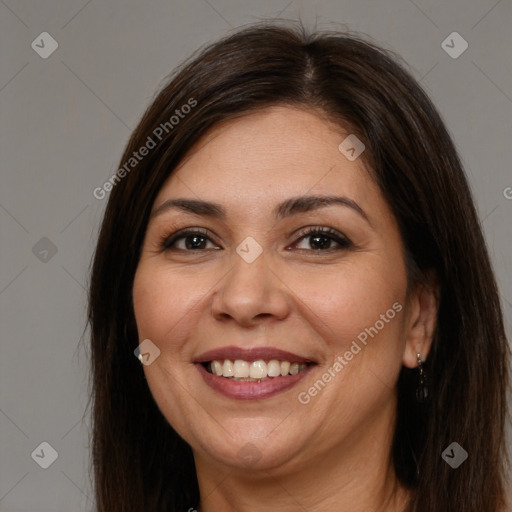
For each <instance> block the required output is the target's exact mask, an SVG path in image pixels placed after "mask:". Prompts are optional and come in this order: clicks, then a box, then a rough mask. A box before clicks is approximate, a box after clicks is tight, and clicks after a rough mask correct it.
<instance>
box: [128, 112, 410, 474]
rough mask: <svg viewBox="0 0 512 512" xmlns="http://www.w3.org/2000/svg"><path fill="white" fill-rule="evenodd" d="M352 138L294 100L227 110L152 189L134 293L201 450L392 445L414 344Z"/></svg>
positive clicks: (388, 231)
mask: <svg viewBox="0 0 512 512" xmlns="http://www.w3.org/2000/svg"><path fill="white" fill-rule="evenodd" d="M348 135H349V133H345V132H343V130H341V129H340V128H339V127H337V126H336V125H333V124H331V123H329V122H327V121H326V120H325V119H322V118H321V117H319V116H318V115H317V114H315V113H312V112H310V111H306V110H300V109H293V108H289V107H272V108H268V109H265V110H262V111H260V112H258V113H252V114H249V115H247V116H245V117H242V118H239V119H236V120H232V121H229V122H225V123H223V124H221V125H218V126H217V127H216V128H215V129H213V130H212V131H211V132H209V133H208V134H207V136H205V137H204V138H203V139H202V140H201V141H200V142H199V143H198V144H197V145H196V147H195V148H194V150H193V151H192V152H191V153H190V154H189V155H188V157H187V158H186V159H185V161H184V162H183V163H182V165H181V166H180V167H179V168H178V169H177V170H176V172H174V173H173V174H172V176H171V177H170V178H169V179H168V180H167V182H166V183H165V184H164V186H163V187H162V189H161V190H160V192H159V194H158V197H157V199H156V200H155V203H154V206H153V215H152V217H151V219H150V222H149V225H148V228H147V232H146V236H145V240H144V246H143V250H142V255H141V259H140V263H139V266H138V269H137V272H136V276H135V282H134V289H133V300H134V307H135V315H136V320H137V326H138V332H139V338H140V341H141V342H142V340H146V339H149V340H150V341H151V343H152V344H154V346H156V347H158V349H159V350H160V354H159V356H158V357H156V358H154V356H152V357H153V358H154V359H152V358H150V359H148V361H150V360H151V361H152V362H151V363H150V364H148V365H145V366H144V367H143V368H144V372H145V375H146V378H147V381H148V384H149V386H150V389H151V392H152V394H153V396H154V399H155V401H156V403H157V405H158V407H159V408H160V410H161V411H162V413H163V414H164V416H165V417H166V418H167V420H168V421H169V423H170V424H171V425H172V426H173V427H174V428H175V430H176V431H177V432H178V433H179V434H180V435H181V436H182V437H183V438H184V439H185V440H186V441H187V442H188V443H189V444H190V445H191V446H192V449H193V450H194V454H195V457H196V463H197V461H198V460H200V461H203V462H204V461H206V462H210V463H215V461H216V463H224V464H227V465H229V466H238V467H240V468H242V467H247V466H251V467H253V468H263V469H269V468H277V467H282V468H289V469H291V470H293V469H294V468H299V467H301V465H303V464H304V463H306V461H308V462H307V464H311V463H312V461H314V460H315V458H316V459H317V460H319V461H321V460H325V459H326V458H327V457H332V456H334V455H335V454H338V455H337V456H339V453H341V452H340V450H343V451H344V453H347V451H350V450H351V449H357V447H358V446H359V445H360V444H361V443H363V442H364V443H368V439H369V437H373V438H375V436H376V437H377V438H379V436H380V438H381V439H382V438H385V439H386V440H388V441H389V442H390V436H391V435H392V428H393V419H394V413H395V409H396V398H395V388H396V381H397V378H398V374H399V371H400V369H401V365H402V364H404V362H406V363H407V362H409V363H410V365H412V362H411V357H413V356H411V354H412V350H409V349H408V345H409V335H410V325H411V323H412V321H411V319H410V318H409V313H408V311H409V309H410V308H407V309H406V308H405V300H406V286H407V280H406V269H405V264H404V256H403V247H402V243H401V238H400V235H399V231H398V228H397V224H396V222H395V220H394V217H393V216H392V214H391V212H390V209H389V207H388V205H387V203H386V202H385V200H384V199H383V196H382V194H381V193H380V191H379V189H378V187H377V185H376V184H375V183H374V181H373V180H372V179H371V178H370V176H369V174H368V173H367V171H366V170H365V169H364V167H363V163H362V159H361V158H356V159H355V160H354V159H353V157H352V154H353V153H354V152H352V151H350V144H349V143H348V142H346V143H345V144H346V145H347V146H343V147H344V148H345V149H344V153H345V154H344V153H343V152H342V151H341V150H340V149H339V148H338V146H339V145H340V143H342V141H343V140H344V139H345V138H346V137H347V136H348ZM349 140H350V139H349ZM347 149H348V150H347ZM354 154H355V153H354ZM345 155H348V156H349V157H350V159H349V158H347V156H345ZM322 198H324V200H322ZM325 198H328V199H325ZM146 343H148V342H146ZM151 346H153V345H151ZM214 361H215V362H214ZM412 361H413V360H412ZM297 371H298V373H297ZM211 372H213V373H211ZM217 373H219V374H221V375H217ZM233 374H234V375H235V377H233ZM247 374H249V376H252V378H251V377H247ZM269 374H270V376H269ZM282 374H284V375H282ZM236 376H238V377H236ZM148 435H151V433H150V432H148ZM382 436H384V437H382Z"/></svg>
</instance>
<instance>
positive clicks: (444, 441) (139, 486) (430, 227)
mask: <svg viewBox="0 0 512 512" xmlns="http://www.w3.org/2000/svg"><path fill="white" fill-rule="evenodd" d="M398 62H399V59H398V58H397V57H396V56H395V55H393V54H392V53H391V52H389V51H385V50H383V49H381V48H379V47H378V46H376V45H374V44H373V43H370V42H368V41H366V40H365V39H363V38H361V37H359V36H354V35H351V34H348V33H315V34H308V33H306V31H305V30H304V29H303V28H301V27H298V28H296V27H290V26H281V25H279V24H275V23H274V24H270V25H268V24H267V25H258V26H252V27H249V28H245V29H243V30H239V31H237V32H236V33H234V34H233V35H230V36H228V37H227V38H225V39H223V40H221V41H220V42H217V43H215V44H213V45H211V46H209V47H207V48H206V49H205V50H203V51H202V52H201V53H199V54H198V55H196V56H194V58H193V59H192V60H190V61H189V62H187V63H186V64H185V65H184V66H182V67H181V68H180V69H179V70H177V72H176V73H175V75H174V76H173V78H172V79H171V80H170V82H169V83H168V85H166V86H165V87H164V88H163V90H162V91H161V92H160V93H159V94H158V95H157V97H156V99H155V100H154V101H153V102H152V104H151V105H150V107H149V108H148V109H147V111H146V113H145V114H144V116H143V118H142V120H141V121H140V123H139V125H138V126H137V128H136V129H135V131H134V132H133V134H132V136H131V139H130V141H129V143H128V145H127V148H126V150H125V153H124V155H123V157H122V159H121V165H122V166H123V165H125V172H124V173H118V175H117V176H116V179H115V180H113V181H112V183H113V187H112V188H113V189H112V192H111V194H110V198H109V201H108V205H107V208H106V212H105V217H104V220H103V224H102V226H101V232H100V235H99V240H98V244H97V250H96V254H95V257H94V263H93V268H92V274H91V283H90V302H89V322H90V326H91V337H92V340H91V343H92V381H91V382H92V399H93V402H92V403H93V422H94V423H93V425H94V427H93V457H92V463H93V466H94V479H95V492H96V501H97V506H98V512H107V511H108V512H121V511H123V512H130V511H134V512H135V511H136V512H140V511H141V510H144V511H145V512H156V511H184V510H188V509H189V508H190V507H194V506H197V505H198V502H199V491H198V485H197V478H196V474H195V467H194V460H193V457H192V452H191V449H190V447H189V446H188V445H187V444H186V443H185V442H184V441H183V440H182V439H181V438H180V437H179V436H178V435H177V434H176V432H175V431H174V430H173V428H172V427H171V426H170V425H169V424H168V422H167V421H166V419H165V418H164V417H163V415H162V414H161V412H160V411H159V409H158V407H157V405H156V403H155V402H154V400H153V398H152V396H151V393H150V390H149V388H148V385H147V383H146V381H145V378H144V373H143V370H142V367H141V365H140V363H139V361H138V360H137V358H136V357H134V349H135V348H136V347H137V345H138V343H139V340H138V337H137V327H136V323H135V318H134V312H133V306H132V286H133V278H134V275H135V271H136V268H137V264H138V260H139V256H140V253H141V246H142V242H143V238H144V234H145V230H146V226H147V224H148V218H149V214H150V211H151V208H152V205H153V202H154V199H155V197H156V195H157V193H158V192H159V190H160V188H161V187H162V185H163V183H164V182H165V180H166V179H167V178H168V177H169V175H170V173H172V171H173V169H175V168H176V166H177V165H178V164H179V163H180V162H181V161H182V159H183V157H184V156H186V155H187V152H188V151H189V150H190V149H191V148H192V147H193V145H194V144H195V143H196V142H197V141H198V140H199V138H200V137H201V136H203V135H204V134H205V133H206V132H207V131H208V130H209V129H211V128H212V127H213V126H214V125H215V124H216V123H219V122H221V121H223V120H226V119H230V118H233V117H235V116H240V115H245V114H247V113H249V112H251V111H254V110H257V109H262V108H265V107H267V106H270V105H276V104H285V105H286V104H287V105H294V106H298V107H301V108H308V109H314V110H315V111H317V112H319V113H320V114H321V115H323V116H326V117H327V118H329V119H330V120H333V121H335V122H336V123H338V124H339V125H340V126H342V127H344V128H350V131H351V132H352V133H355V134H356V135H357V136H358V137H359V138H360V139H361V140H362V141H363V142H364V144H365V145H366V150H365V153H364V154H363V156H364V158H365V162H366V163H367V165H368V167H369V168H371V172H372V175H373V177H374V179H375V180H376V182H377V183H378V185H379V186H380V189H381V191H382V193H383V195H384V197H385V198H386V200H387V201H388V203H389V205H390V207H391V209H392V211H393V213H394V215H395V217H396V219H397V221H398V224H399V228H400V231H401V235H402V238H403V242H404V245H405V248H406V257H407V261H408V272H409V274H408V277H409V280H410V282H412V283H417V282H418V281H420V280H421V279H422V277H423V276H425V275H426V273H427V272H432V271H434V272H435V273H436V274H437V277H438V280H439V283H440V286H441V295H440V305H439V313H438V328H437V332H436V335H435V339H434V342H433V346H432V349H431V352H430V354H429V357H428V361H427V363H426V370H427V372H428V374H429V375H430V382H429V383H430V394H431V400H430V401H429V402H427V403H426V404H418V403H417V402H416V401H415V397H414V391H415V388H416V372H415V371H411V370H407V369H405V368H403V369H402V373H401V375H400V378H399V382H398V389H397V395H398V413H397V425H396V435H395V439H394V446H393V462H394V467H395V471H396V474H397V476H398V478H399V479H400V481H401V482H403V484H405V485H406V486H407V487H408V488H410V489H411V490H412V491H413V493H412V496H413V497H412V501H411V504H410V507H409V509H408V510H409V511H410V512H433V511H436V512H437V511H441V510H442V511H457V512H484V511H485V512H497V511H498V510H501V509H502V508H503V507H504V499H505V490H504V489H505V485H506V481H505V475H506V472H505V469H506V467H505V465H506V464H507V463H508V459H507V457H506V456H505V455H504V454H505V453H506V446H505V439H504V438H505V434H504V431H505V425H506V419H507V417H508V416H507V390H508V384H509V369H508V362H509V346H508V343H507V340H506V338H505V334H504V328H503V320H502V313H501V308H500V301H499V294H498V290H497V286H496V282H495V279H494V276H493V272H492V269H491V265H490V261H489V256H488V252H487V249H486V244H485V241H484V238H483V236H482V231H481V228H480V224H479V220H478V217H477V214H476V211H475V207H474V204H473V200H472V196H471V192H470V189H469V187H468V184H467V181H466V178H465V175H464V172H463V170H462V167H461V163H460V161H459V158H458V156H457V152H456V149H455V147H454V145H453V143H452V141H451V139H450V136H449V134H448V133H447V130H446V128H445V126H444V124H443V122H442V120H441V118H440V116H439V114H438V113H437V111H436V109H435V108H434V106H433V105H432V103H431V102H430V100H429V99H428V97H427V95H426V94H425V93H424V92H423V90H422V89H421V87H420V86H419V85H418V83H417V82H416V81H415V80H414V79H413V78H412V77H411V75H410V74H409V73H408V72H407V71H405V69H404V66H403V65H402V64H398ZM187 104H188V105H194V106H193V108H190V109H183V105H187ZM177 110H179V111H180V112H181V114H182V115H180V116H179V121H178V122H176V119H177V117H176V115H177V113H176V111H177ZM185 110H186V111H187V112H188V113H186V114H185ZM171 116H174V117H175V119H174V121H172V122H170V121H169V120H170V119H171ZM163 123H167V124H166V125H164V124H163ZM159 126H160V127H162V126H165V127H166V130H161V131H162V133H161V134H160V132H157V133H159V134H160V138H161V140H158V141H157V140H156V139H157V138H156V136H155V130H156V128H157V127H159ZM148 137H149V138H152V139H153V140H154V141H155V142H157V144H156V146H155V147H154V148H152V149H151V150H150V151H149V152H148V154H147V155H146V156H144V158H141V160H140V161H138V162H137V164H136V165H132V167H133V169H132V168H131V167H130V168H128V167H126V162H128V161H129V159H130V158H131V157H132V155H133V153H134V152H136V151H137V150H139V148H140V147H142V146H143V145H145V144H146V143H147V141H148V140H149V139H148ZM453 441H456V442H458V443H459V444H460V445H461V446H462V447H464V448H465V449H466V451H467V452H468V453H469V458H468V460H467V461H466V462H465V463H464V464H462V465H461V466H460V467H459V468H458V469H456V470H454V469H452V468H451V467H450V466H449V465H448V464H446V463H445V462H444V461H443V459H442V458H441V453H442V452H443V450H444V449H445V448H446V447H447V446H448V445H449V444H450V443H452V442H453Z"/></svg>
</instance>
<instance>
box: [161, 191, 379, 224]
mask: <svg viewBox="0 0 512 512" xmlns="http://www.w3.org/2000/svg"><path fill="white" fill-rule="evenodd" d="M332 205H339V206H344V207H346V208H350V209H351V210H353V211H355V212H356V213H357V214H358V215H359V216H360V217H362V218H363V219H364V220H366V222H368V224H370V225H371V223H370V219H369V218H368V215H367V214H366V212H365V211H364V210H363V209H362V208H361V207H360V206H359V205H358V204H357V203H356V202H355V201H354V200H352V199H350V198H348V197H343V196H299V197H292V198H290V199H287V200H286V201H284V202H282V203H281V204H279V205H278V206H277V207H276V208H275V209H274V215H275V217H276V219H278V220H280V219H283V218H285V217H289V216H292V215H296V214H298V213H307V212H311V211H314V210H318V209H320V208H325V207H327V206H332ZM171 209H178V210H181V211H183V212H187V213H192V214H195V215H202V216H206V217H212V218H216V219H225V218H226V210H225V209H224V208H223V207H222V206H221V205H220V204H217V203H212V202H210V201H202V200H199V199H186V198H177V199H168V200H167V201H164V202H163V203H162V204H161V205H160V206H159V207H158V208H156V209H155V210H154V211H153V212H152V213H151V218H155V217H157V216H158V215H161V214H162V213H164V212H166V211H169V210H171Z"/></svg>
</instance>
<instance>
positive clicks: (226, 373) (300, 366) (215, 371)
mask: <svg viewBox="0 0 512 512" xmlns="http://www.w3.org/2000/svg"><path fill="white" fill-rule="evenodd" d="M202 364H203V366H204V368H205V369H206V371H207V372H208V373H211V374H212V375H216V376H217V377H223V378H225V379H227V380H230V381H237V382H265V381H269V380H273V379H277V378H279V377H286V376H289V375H297V374H299V373H302V372H303V371H304V370H306V368H308V366H310V364H312V363H298V362H290V361H280V360H278V359H270V360H267V361H265V360H263V359H258V360H256V361H244V360H242V359H235V360H230V359H224V360H217V359H214V360H212V361H207V362H204V363H202Z"/></svg>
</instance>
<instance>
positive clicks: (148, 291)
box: [133, 263, 201, 343]
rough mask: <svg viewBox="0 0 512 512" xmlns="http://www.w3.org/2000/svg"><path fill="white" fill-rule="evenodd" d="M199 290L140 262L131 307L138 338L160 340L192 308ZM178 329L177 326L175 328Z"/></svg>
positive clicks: (167, 273)
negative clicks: (132, 307) (133, 312)
mask: <svg viewBox="0 0 512 512" xmlns="http://www.w3.org/2000/svg"><path fill="white" fill-rule="evenodd" d="M200 296H201V289H200V288H199V287H197V286H193V287H191V286H184V283H182V282H181V281H180V279H179V277H177V276H176V275H175V274H172V275H171V274H170V273H169V272H164V271H162V270H161V269H159V268H152V267H151V266H150V265H149V264H147V265H146V264H144V263H142V264H141V265H140V266H139V268H138V269H137V272H136V274H135V280H134V284H133V306H134V311H135V319H136V322H137V329H138V332H139V338H141V339H143V338H150V339H151V340H154V341H155V342H158V341H160V342H161V343H163V341H164V340H165V339H169V335H170V334H171V331H172V330H173V329H174V327H176V326H177V325H178V324H182V320H184V319H186V317H187V316H188V315H189V314H190V312H191V311H192V310H193V307H194V304H195V303H196V302H197V301H198V300H200ZM179 331H180V332H181V329H180V330H179Z"/></svg>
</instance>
